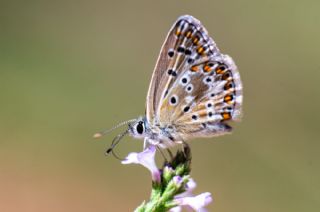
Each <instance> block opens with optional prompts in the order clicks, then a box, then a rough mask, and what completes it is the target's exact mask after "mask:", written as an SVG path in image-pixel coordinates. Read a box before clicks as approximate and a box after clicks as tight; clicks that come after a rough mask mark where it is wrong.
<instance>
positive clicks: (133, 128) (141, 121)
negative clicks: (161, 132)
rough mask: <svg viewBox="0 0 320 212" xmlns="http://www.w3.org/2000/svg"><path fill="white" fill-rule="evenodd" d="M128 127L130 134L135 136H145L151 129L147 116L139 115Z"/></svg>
mask: <svg viewBox="0 0 320 212" xmlns="http://www.w3.org/2000/svg"><path fill="white" fill-rule="evenodd" d="M128 128H129V129H128V131H129V133H130V135H131V136H133V137H135V138H145V137H146V136H147V134H148V132H149V131H150V130H149V127H148V125H147V120H146V118H145V117H139V118H138V119H136V121H135V122H130V123H129V124H128Z"/></svg>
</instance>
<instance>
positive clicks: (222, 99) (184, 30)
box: [95, 15, 242, 153]
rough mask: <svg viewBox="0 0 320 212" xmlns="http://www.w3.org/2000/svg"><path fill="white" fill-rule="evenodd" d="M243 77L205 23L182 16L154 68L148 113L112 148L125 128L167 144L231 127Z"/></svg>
mask: <svg viewBox="0 0 320 212" xmlns="http://www.w3.org/2000/svg"><path fill="white" fill-rule="evenodd" d="M241 107H242V83H241V80H240V74H239V72H238V70H237V67H236V65H235V63H234V61H233V60H232V58H231V57H230V56H228V55H225V54H222V53H221V52H220V51H219V49H218V47H217V46H216V44H215V42H214V41H213V40H212V39H211V38H210V37H209V35H208V33H207V31H206V29H205V28H204V27H203V25H202V24H201V23H200V21H198V20H197V19H195V18H194V17H192V16H189V15H184V16H181V17H179V18H178V20H177V21H176V22H175V23H174V25H173V26H172V28H171V29H170V31H169V33H168V35H167V38H166V40H165V42H164V44H163V46H162V48H161V51H160V55H159V58H158V61H157V64H156V67H155V69H154V71H153V74H152V78H151V82H150V86H149V90H148V95H147V101H146V114H145V116H141V117H139V118H137V119H133V120H129V121H126V122H123V123H121V124H119V125H117V126H115V127H114V128H112V129H110V130H107V131H104V132H101V133H97V134H95V137H100V136H102V134H105V133H107V132H110V131H111V130H113V129H115V128H117V127H119V126H122V125H124V124H128V129H127V130H126V131H125V132H124V133H122V134H120V135H118V136H117V137H116V138H115V139H114V140H113V143H112V146H111V148H110V149H108V151H107V153H109V152H110V151H112V149H113V147H114V146H115V145H116V144H117V143H118V142H119V141H120V140H121V138H122V137H123V136H125V135H126V134H128V133H129V134H130V135H131V136H133V137H135V138H141V139H144V147H146V145H148V144H152V145H156V146H158V147H161V148H168V147H171V146H174V145H176V144H179V143H185V141H187V140H189V139H191V138H195V137H212V136H218V135H223V134H226V133H229V132H231V130H232V128H231V127H230V126H229V125H228V124H227V122H228V121H230V120H235V121H238V120H240V118H241Z"/></svg>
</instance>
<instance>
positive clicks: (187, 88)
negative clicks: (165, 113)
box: [185, 84, 193, 93]
mask: <svg viewBox="0 0 320 212" xmlns="http://www.w3.org/2000/svg"><path fill="white" fill-rule="evenodd" d="M185 90H186V91H187V92H188V93H191V92H192V91H193V85H192V84H189V85H187V87H186V89H185Z"/></svg>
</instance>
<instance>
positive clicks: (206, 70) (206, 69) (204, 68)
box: [203, 65, 211, 72]
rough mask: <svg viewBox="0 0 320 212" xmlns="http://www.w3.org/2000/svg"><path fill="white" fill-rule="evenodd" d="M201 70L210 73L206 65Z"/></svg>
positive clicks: (209, 68)
mask: <svg viewBox="0 0 320 212" xmlns="http://www.w3.org/2000/svg"><path fill="white" fill-rule="evenodd" d="M203 70H204V71H205V72H210V71H211V67H210V66H208V65H205V66H204V67H203Z"/></svg>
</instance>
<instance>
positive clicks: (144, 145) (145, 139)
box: [143, 138, 150, 150]
mask: <svg viewBox="0 0 320 212" xmlns="http://www.w3.org/2000/svg"><path fill="white" fill-rule="evenodd" d="M149 144H150V143H149V141H148V138H144V141H143V150H145V149H146V148H148V146H149Z"/></svg>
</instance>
